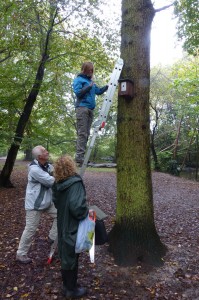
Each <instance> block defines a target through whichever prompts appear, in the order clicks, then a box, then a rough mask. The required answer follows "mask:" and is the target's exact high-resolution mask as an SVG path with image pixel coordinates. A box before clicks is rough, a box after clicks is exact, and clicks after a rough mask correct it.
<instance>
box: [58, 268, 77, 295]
mask: <svg viewBox="0 0 199 300" xmlns="http://www.w3.org/2000/svg"><path fill="white" fill-rule="evenodd" d="M77 274H78V267H77V268H76V269H74V270H63V269H62V270H61V275H62V282H63V286H64V287H65V288H66V289H67V290H69V291H72V290H74V289H75V288H76V286H77Z"/></svg>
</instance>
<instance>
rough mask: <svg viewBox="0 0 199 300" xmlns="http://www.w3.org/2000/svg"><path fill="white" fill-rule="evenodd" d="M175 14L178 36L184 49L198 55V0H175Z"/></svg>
mask: <svg viewBox="0 0 199 300" xmlns="http://www.w3.org/2000/svg"><path fill="white" fill-rule="evenodd" d="M175 14H176V15H177V17H178V26H177V29H178V37H179V39H180V40H183V41H184V49H185V50H186V51H187V52H188V53H189V54H192V55H198V49H199V22H198V20H199V9H198V0H177V1H175Z"/></svg>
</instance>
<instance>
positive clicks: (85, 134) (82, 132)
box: [75, 107, 93, 159]
mask: <svg viewBox="0 0 199 300" xmlns="http://www.w3.org/2000/svg"><path fill="white" fill-rule="evenodd" d="M76 118H77V146H76V157H75V158H76V159H84V154H85V151H86V145H87V141H88V138H89V135H90V129H91V125H92V122H93V110H91V109H89V108H87V107H77V108H76Z"/></svg>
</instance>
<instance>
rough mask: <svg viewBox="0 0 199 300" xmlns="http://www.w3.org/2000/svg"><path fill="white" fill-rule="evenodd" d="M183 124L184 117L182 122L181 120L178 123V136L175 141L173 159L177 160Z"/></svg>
mask: <svg viewBox="0 0 199 300" xmlns="http://www.w3.org/2000/svg"><path fill="white" fill-rule="evenodd" d="M181 124H182V117H181V118H180V122H179V125H178V131H177V136H176V139H175V142H174V149H173V159H175V160H176V158H177V150H178V142H179V137H180V129H181Z"/></svg>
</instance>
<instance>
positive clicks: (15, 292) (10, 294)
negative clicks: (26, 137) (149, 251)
mask: <svg viewBox="0 0 199 300" xmlns="http://www.w3.org/2000/svg"><path fill="white" fill-rule="evenodd" d="M23 165H26V163H24V162H23ZM84 182H85V185H86V188H87V196H88V201H89V204H90V205H97V206H98V207H99V208H101V209H102V210H103V211H104V212H105V213H106V214H107V215H108V217H107V219H106V220H105V223H106V227H107V231H109V230H110V229H111V228H112V226H113V222H114V217H115V204H116V175H115V174H114V173H109V172H103V173H101V172H99V173H98V172H93V171H89V169H88V170H87V171H86V173H85V175H84ZM12 183H14V185H15V187H16V188H13V189H4V188H2V189H0V219H1V227H0V285H1V291H0V295H1V296H0V297H1V298H0V299H2V300H6V299H10V300H11V299H12V300H13V299H17V300H23V299H27V300H39V299H42V300H44V299H47V300H51V299H58V300H61V299H64V298H63V296H62V295H61V286H62V283H61V275H60V263H59V260H58V258H56V257H55V259H54V260H53V262H52V263H51V264H50V265H48V264H47V259H48V254H49V251H50V245H49V242H48V230H49V228H50V225H51V219H50V218H49V217H47V218H46V217H45V218H42V220H41V223H40V226H39V229H38V231H37V233H36V235H35V239H34V242H33V244H32V247H31V249H30V252H29V256H30V257H31V258H33V263H32V264H29V265H21V264H19V263H17V262H16V261H15V256H16V250H17V246H18V242H19V239H20V237H21V234H22V231H23V229H24V225H25V211H24V194H25V188H26V183H27V170H26V168H24V167H21V165H20V166H19V164H18V165H17V166H16V167H15V170H14V172H13V174H12ZM153 193H154V209H155V221H156V227H157V230H158V232H159V235H160V237H161V240H162V242H163V243H164V244H165V245H166V246H167V247H168V252H167V254H166V256H165V258H164V260H165V262H164V266H162V267H160V268H155V267H149V266H146V265H142V264H141V263H140V264H138V265H136V266H134V267H129V268H122V267H119V266H117V265H116V264H115V263H114V260H113V258H112V257H111V255H110V254H109V253H108V251H107V248H108V245H103V246H97V247H96V253H95V264H91V263H90V261H89V256H88V254H86V253H84V254H82V255H81V257H80V262H79V283H80V284H81V285H82V286H85V287H87V288H88V295H87V297H85V298H84V299H85V300H88V299H103V300H104V299H107V300H108V299H111V300H112V299H114V300H117V299H135V300H136V299H140V300H145V299H146V300H147V299H168V300H173V299H177V300H179V299H188V300H196V299H199V274H198V269H199V267H198V262H199V243H198V242H199V241H198V233H199V230H198V229H199V225H198V215H199V214H198V211H199V199H198V198H199V196H198V195H199V183H197V182H192V181H189V180H185V179H182V178H178V177H173V176H170V175H168V174H162V173H153Z"/></svg>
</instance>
